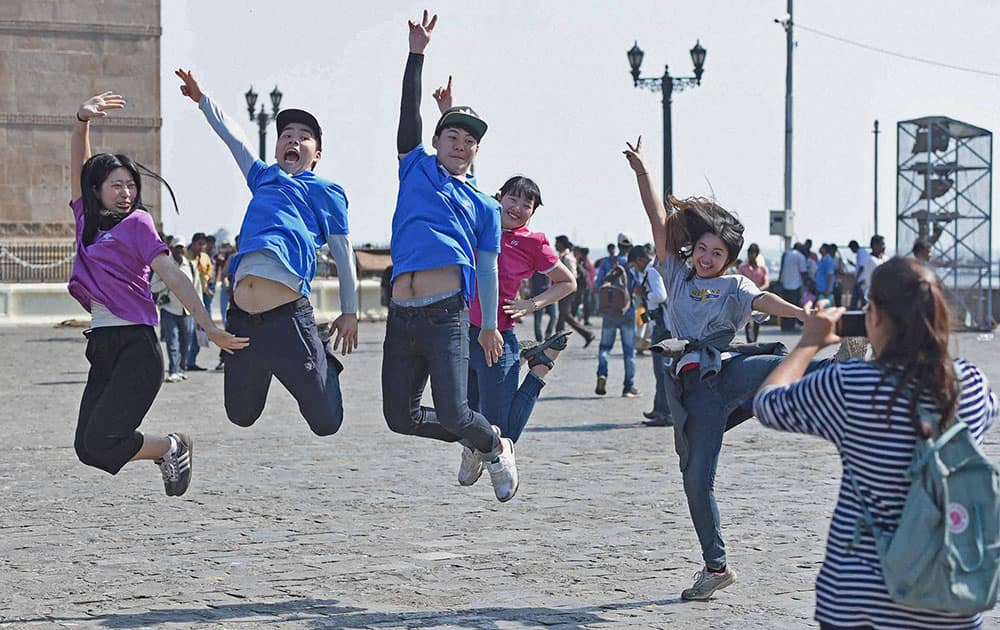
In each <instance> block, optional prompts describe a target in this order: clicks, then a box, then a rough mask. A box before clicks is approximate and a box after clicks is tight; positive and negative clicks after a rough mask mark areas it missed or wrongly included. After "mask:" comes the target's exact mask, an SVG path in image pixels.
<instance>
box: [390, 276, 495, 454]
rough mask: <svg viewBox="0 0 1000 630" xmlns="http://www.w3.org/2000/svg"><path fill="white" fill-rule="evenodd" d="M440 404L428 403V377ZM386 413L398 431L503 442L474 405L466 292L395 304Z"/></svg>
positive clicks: (473, 442) (475, 444) (484, 446)
mask: <svg viewBox="0 0 1000 630" xmlns="http://www.w3.org/2000/svg"><path fill="white" fill-rule="evenodd" d="M428 379H430V382H431V396H432V397H433V399H434V408H433V409H432V408H430V407H422V406H421V405H420V399H421V397H422V396H423V393H424V388H425V387H426V386H427V380H428ZM382 413H383V414H384V415H385V421H386V424H387V425H389V428H390V429H392V430H393V431H395V432H396V433H403V434H405V435H419V436H420V437H426V438H431V439H434V440H441V441H442V442H458V441H461V442H462V444H464V445H466V446H468V447H470V448H474V449H476V450H478V451H480V452H483V453H490V452H493V451H495V450H496V448H497V447H498V446H499V440H498V438H497V437H496V434H495V433H493V428H492V427H491V426H490V422H489V421H488V420H487V419H486V418H485V417H483V415H482V414H480V413H478V412H475V411H473V410H472V409H471V408H470V407H469V312H468V311H467V310H466V309H465V299H464V298H463V297H462V296H461V295H454V296H452V297H449V298H445V299H443V300H441V301H439V302H435V303H434V304H430V305H428V306H418V307H405V306H397V305H395V304H392V305H390V306H389V321H388V322H386V326H385V343H384V344H383V346H382Z"/></svg>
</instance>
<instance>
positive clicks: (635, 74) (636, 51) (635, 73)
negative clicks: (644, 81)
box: [625, 41, 646, 85]
mask: <svg viewBox="0 0 1000 630" xmlns="http://www.w3.org/2000/svg"><path fill="white" fill-rule="evenodd" d="M625 54H626V55H627V56H628V65H629V67H630V68H631V69H632V82H633V84H635V85H639V68H640V67H641V66H642V58H643V56H645V54H646V53H644V52H643V51H642V48H639V42H638V41H637V42H635V43H633V44H632V48H630V49H629V50H628V52H627V53H625Z"/></svg>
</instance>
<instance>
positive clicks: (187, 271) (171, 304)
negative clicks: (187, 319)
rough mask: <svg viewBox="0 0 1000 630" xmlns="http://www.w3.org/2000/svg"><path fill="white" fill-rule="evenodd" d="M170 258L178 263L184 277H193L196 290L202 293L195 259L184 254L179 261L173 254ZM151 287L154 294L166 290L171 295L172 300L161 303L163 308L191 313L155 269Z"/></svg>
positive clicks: (174, 313) (181, 312)
mask: <svg viewBox="0 0 1000 630" xmlns="http://www.w3.org/2000/svg"><path fill="white" fill-rule="evenodd" d="M170 260H171V261H173V263H174V264H175V265H177V268H178V269H180V270H181V273H182V274H184V277H186V278H190V279H191V284H192V285H193V286H194V288H195V291H196V292H197V293H198V295H201V276H199V275H198V267H196V266H195V264H194V261H193V260H190V259H189V258H188V257H187V256H182V257H181V261H180V262H177V259H176V258H174V257H173V255H171V256H170ZM149 288H150V290H151V291H152V292H153V294H154V295H155V294H157V293H163V292H166V293H167V295H169V296H170V300H169V301H168V302H167V303H166V304H161V305H160V308H161V309H163V310H165V311H166V312H168V313H170V314H172V315H179V316H180V315H190V314H191V313H190V312H188V310H187V309H186V308H184V305H183V304H181V301H180V300H179V299H177V296H176V295H174V294H173V293H171V292H170V289H168V288H167V283H166V282H164V281H163V279H162V278H160V276H158V275H157V274H156V272H155V271H154V272H153V277H152V278H151V281H150V284H149Z"/></svg>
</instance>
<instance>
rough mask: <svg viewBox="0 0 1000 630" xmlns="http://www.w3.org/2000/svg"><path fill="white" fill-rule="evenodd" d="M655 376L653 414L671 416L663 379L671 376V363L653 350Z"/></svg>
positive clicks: (664, 416)
mask: <svg viewBox="0 0 1000 630" xmlns="http://www.w3.org/2000/svg"><path fill="white" fill-rule="evenodd" d="M651 354H652V355H653V378H655V379H656V395H655V396H654V397H653V415H655V416H656V417H657V418H669V417H670V407H669V406H668V405H667V393H666V390H665V389H664V386H663V380H664V379H667V378H670V375H669V374H668V370H670V365H671V363H670V362H669V361H668V360H667V359H666V358H664V356H663V355H662V354H659V353H656V352H653V353H651Z"/></svg>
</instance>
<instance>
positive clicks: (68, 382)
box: [32, 381, 87, 387]
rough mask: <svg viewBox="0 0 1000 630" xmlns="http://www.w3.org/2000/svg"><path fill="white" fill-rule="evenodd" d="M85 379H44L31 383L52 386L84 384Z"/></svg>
mask: <svg viewBox="0 0 1000 630" xmlns="http://www.w3.org/2000/svg"><path fill="white" fill-rule="evenodd" d="M86 384H87V381H45V382H41V383H32V385H41V386H45V387H52V386H53V385H86Z"/></svg>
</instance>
